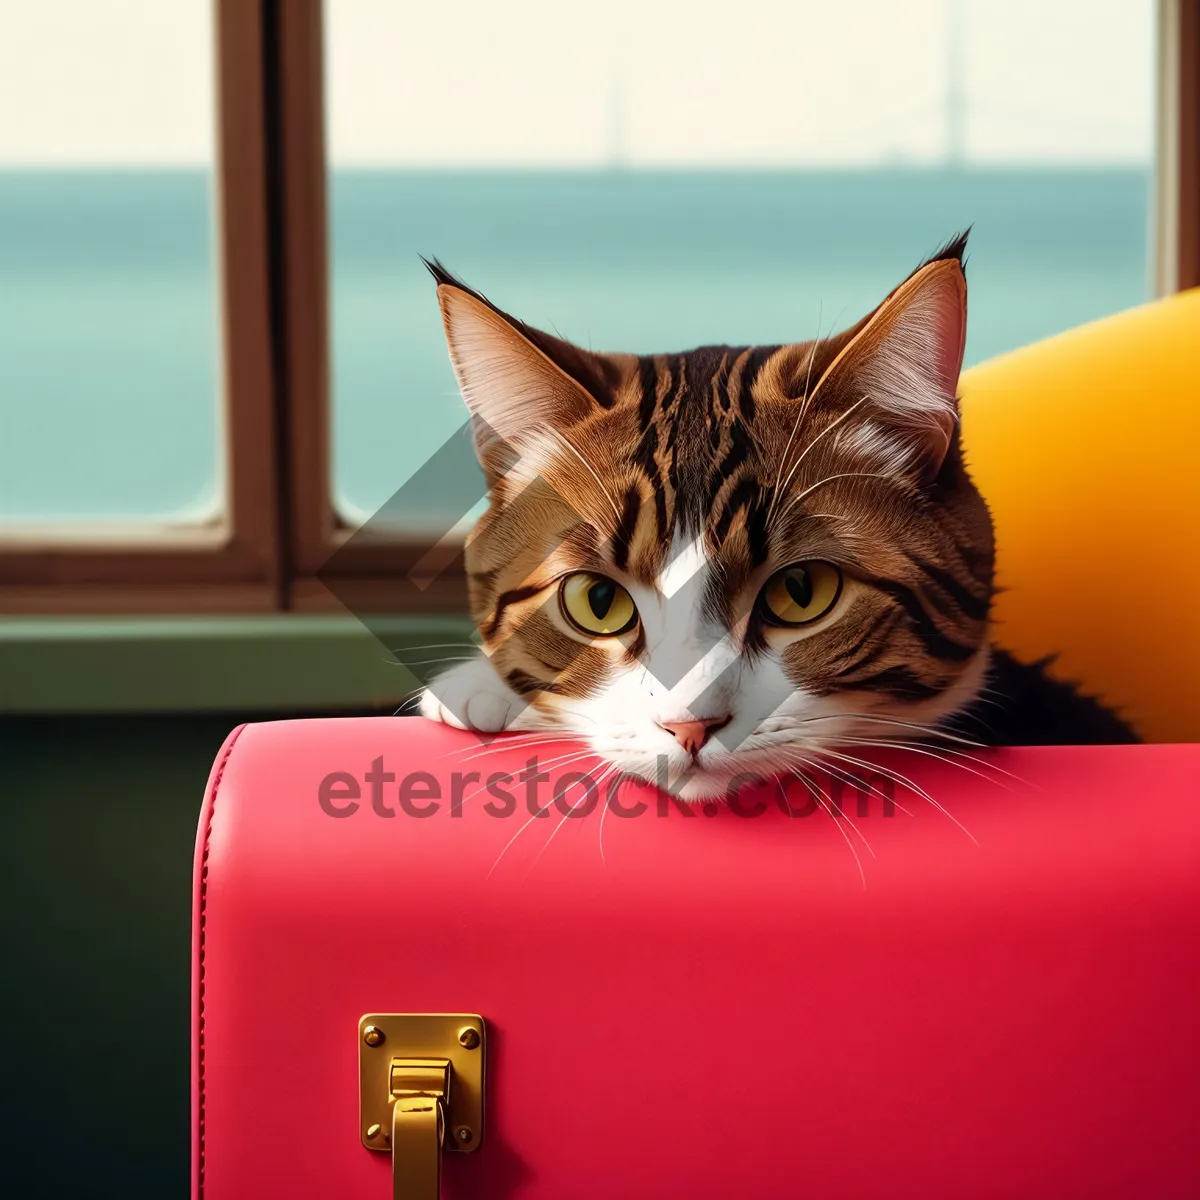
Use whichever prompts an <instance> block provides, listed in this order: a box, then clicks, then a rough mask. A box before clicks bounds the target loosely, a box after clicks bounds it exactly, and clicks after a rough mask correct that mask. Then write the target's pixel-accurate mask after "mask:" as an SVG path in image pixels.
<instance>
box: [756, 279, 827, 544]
mask: <svg viewBox="0 0 1200 1200" xmlns="http://www.w3.org/2000/svg"><path fill="white" fill-rule="evenodd" d="M824 312H825V305H824V303H823V302H822V303H821V304H819V305H818V306H817V336H816V337H815V338H813V342H812V347H811V349H810V350H809V352H808V367H807V369H806V370H805V372H804V397H803V399H802V400H801V402H800V406H799V411H798V412H797V413H796V420H795V422H794V423H793V424H792V432H791V433H790V434H789V435H788V440H787V445H786V446H784V448H783V454H782V456H781V457H780V459H779V469H778V470H777V471H776V472H775V487H774V489H773V490H772V492H771V503H770V504H768V505H767V518H766V519H767V524H768V525H769V524H770V522H771V514H772V513H773V512H774V511H775V505H776V503H777V502H778V500H779V497H780V494H781V488H780V486H779V481H780V479H781V478H782V476H783V468H784V467H785V466H786V465H787V460H788V455H789V454H791V452H792V442H793V441H795V439H796V433H797V431H798V430H799V428H800V422H801V421H803V420H804V417H805V414H806V413H807V412H808V406H809V396H808V385H809V383H811V382H812V368H813V359H815V358H816V357H817V347H818V346H819V345H820V344H821V317H822V316H823V315H824ZM790 478H791V477H790V476H789V479H790Z"/></svg>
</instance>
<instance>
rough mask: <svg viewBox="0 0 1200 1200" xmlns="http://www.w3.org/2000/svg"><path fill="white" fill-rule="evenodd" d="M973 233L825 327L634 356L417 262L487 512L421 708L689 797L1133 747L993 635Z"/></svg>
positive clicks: (1125, 734)
mask: <svg viewBox="0 0 1200 1200" xmlns="http://www.w3.org/2000/svg"><path fill="white" fill-rule="evenodd" d="M966 240H967V239H966V234H960V235H958V236H956V237H955V238H953V239H951V240H950V241H949V242H948V243H947V244H946V245H945V246H943V247H942V248H941V249H940V250H939V251H937V252H936V253H935V254H934V255H933V256H932V257H931V258H929V259H927V260H926V261H925V262H924V263H922V264H921V266H919V267H918V268H917V270H915V271H914V272H913V273H912V274H911V275H910V276H909V277H908V278H907V279H906V280H905V281H904V282H903V283H901V284H900V286H899V287H897V288H896V289H895V290H894V291H892V292H891V293H890V294H889V295H888V296H887V298H886V299H885V300H884V301H883V302H882V303H881V304H880V305H879V306H878V307H877V308H876V309H875V310H874V311H873V312H871V313H870V314H868V315H867V316H866V317H864V318H863V319H862V320H860V321H858V322H857V323H856V324H854V325H852V326H851V327H850V328H848V329H846V330H844V331H843V332H841V333H838V334H835V335H833V336H829V337H825V338H818V339H817V340H815V341H810V342H801V343H795V344H791V345H776V346H753V347H731V346H705V347H701V348H700V349H697V350H692V351H689V352H686V353H682V354H662V355H654V356H642V357H638V356H634V355H631V354H601V353H595V352H592V351H590V350H584V349H582V348H580V347H578V346H575V345H572V344H570V343H568V342H566V341H564V340H562V339H560V338H558V337H552V336H551V335H549V334H546V333H543V332H541V331H540V330H537V329H534V328H532V327H530V326H528V325H526V324H524V323H523V322H521V321H519V320H517V319H516V318H514V317H512V316H509V315H508V314H507V313H505V312H503V311H501V310H500V309H499V308H497V307H496V306H495V305H493V304H492V303H491V302H490V301H489V300H487V299H485V297H484V296H482V295H481V294H480V293H478V292H476V291H473V290H472V289H470V288H468V287H467V286H466V285H465V284H463V283H462V282H460V281H459V280H458V279H456V278H455V277H454V276H453V275H451V274H450V273H449V272H448V271H446V270H445V269H444V268H443V267H442V266H441V264H440V263H438V262H436V260H435V261H434V262H432V263H427V264H426V265H427V266H428V267H429V269H430V271H431V273H432V274H433V276H434V278H435V280H436V282H437V296H438V301H439V304H440V307H441V313H442V319H443V324H444V327H445V333H446V340H447V344H448V347H449V352H450V360H451V364H452V366H453V369H454V373H455V376H456V378H457V381H458V385H459V388H460V390H461V392H462V395H463V398H464V399H465V401H466V404H467V407H468V409H469V411H470V414H471V419H472V428H473V433H474V438H475V446H476V451H477V453H478V457H479V460H480V462H481V464H482V466H483V469H484V472H485V475H486V477H487V483H488V488H489V507H488V510H487V512H486V513H485V514H484V516H483V517H482V518H481V519H480V521H479V522H478V524H477V526H476V528H475V529H474V531H473V532H472V534H471V535H470V537H469V539H468V541H467V546H466V552H465V553H466V569H467V577H468V590H469V596H470V607H471V614H472V616H473V618H474V620H475V623H476V626H477V627H478V630H479V633H480V634H481V636H482V641H483V652H482V653H481V654H480V655H479V657H478V658H475V659H473V660H471V661H468V662H465V663H462V664H460V665H458V666H456V667H454V668H452V669H451V670H449V671H447V672H445V673H444V674H442V675H441V676H439V677H437V678H436V679H435V680H433V681H432V683H431V684H430V686H429V687H428V688H427V689H425V690H424V692H423V693H422V695H421V697H420V701H419V711H420V712H421V713H423V714H424V715H425V716H426V717H430V718H433V719H435V720H439V721H444V722H447V723H449V724H451V725H455V726H459V727H472V728H475V729H477V730H481V731H487V732H489V733H494V732H499V731H501V730H547V731H553V732H557V733H561V734H562V735H564V736H568V737H573V738H578V739H581V740H582V741H584V742H585V743H587V745H588V746H589V747H590V749H591V750H592V751H594V752H595V754H596V755H597V756H599V757H600V758H602V759H604V760H607V761H608V762H609V763H611V764H614V766H615V768H617V769H619V770H621V771H623V772H624V773H626V774H629V775H633V776H637V777H640V778H644V779H650V780H653V781H655V782H658V783H660V784H661V783H662V782H663V779H664V776H663V767H664V765H665V767H666V782H667V785H668V786H670V787H671V788H672V790H674V791H676V794H677V795H679V796H681V797H682V798H683V799H697V800H698V799H704V798H708V797H715V796H720V795H721V794H722V793H723V792H724V791H725V790H726V789H727V788H728V787H729V785H730V783H731V781H732V780H734V779H744V778H746V777H747V776H751V775H757V776H761V777H770V776H772V775H778V774H782V773H786V772H787V771H789V770H791V769H793V768H795V767H796V766H797V764H799V763H801V762H803V761H804V760H806V759H808V760H811V759H812V757H813V756H814V755H819V754H828V755H831V756H834V758H836V755H837V754H838V753H839V752H840V751H839V750H838V747H839V746H842V747H852V746H857V745H861V743H862V742H863V741H869V742H875V743H878V742H888V741H899V742H909V743H911V742H913V741H914V740H919V739H921V738H922V737H926V736H930V735H933V734H936V733H938V732H939V731H940V732H945V731H954V732H955V733H956V734H959V735H962V734H970V735H972V736H976V737H977V738H978V740H981V741H986V742H990V743H993V744H995V743H1023V744H1028V743H1034V742H1043V743H1044V742H1122V741H1131V740H1135V739H1134V738H1133V735H1132V733H1131V732H1130V731H1129V729H1128V728H1127V727H1126V726H1125V725H1124V723H1123V722H1122V721H1121V720H1120V719H1119V718H1118V717H1117V716H1115V715H1114V714H1113V713H1111V712H1109V711H1107V710H1106V709H1104V708H1102V707H1101V706H1100V705H1099V704H1098V703H1096V702H1095V701H1094V700H1092V699H1090V698H1088V697H1086V696H1082V695H1080V694H1078V693H1077V692H1076V691H1075V690H1074V689H1073V688H1071V687H1069V686H1067V685H1064V684H1061V683H1057V682H1055V681H1053V680H1051V679H1049V678H1048V677H1047V675H1046V674H1045V671H1044V669H1043V668H1044V666H1045V664H1022V663H1019V662H1017V661H1016V660H1014V659H1012V658H1011V657H1010V656H1008V655H1007V654H1004V653H1002V652H1000V651H998V650H995V649H993V648H992V647H991V645H990V644H989V614H990V609H991V602H992V594H993V569H994V548H993V536H992V522H991V518H990V515H989V513H988V508H987V505H986V504H985V502H984V499H983V497H982V496H981V495H980V493H979V491H978V490H977V489H976V487H975V485H974V484H973V483H972V481H971V477H970V473H969V471H968V469H967V464H966V462H965V461H964V458H963V451H962V446H961V441H960V437H959V425H958V401H957V398H956V392H957V386H958V377H959V372H960V370H961V366H962V358H963V348H964V343H965V338H966V320H967V285H966V272H965V265H964V253H965V250H966ZM853 739H858V740H857V741H855V740H853Z"/></svg>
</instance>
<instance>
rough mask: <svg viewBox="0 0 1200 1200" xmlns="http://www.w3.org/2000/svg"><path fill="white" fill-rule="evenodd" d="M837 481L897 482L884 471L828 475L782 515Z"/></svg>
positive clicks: (792, 503) (804, 492)
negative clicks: (884, 480) (818, 490)
mask: <svg viewBox="0 0 1200 1200" xmlns="http://www.w3.org/2000/svg"><path fill="white" fill-rule="evenodd" d="M837 479H886V480H887V481H888V482H889V483H896V482H897V480H896V477H895V476H894V475H888V474H886V473H885V472H883V471H841V472H839V473H838V474H836V475H826V476H825V478H824V479H818V480H817V482H816V483H813V484H810V485H809V486H808V487H806V488H805V489H804V491H802V492H801V493H800V495H798V496H796V497H794V498H793V499H792V502H791V503H790V504H789V505H788V506H787V508H785V509H784V510H783V513H782V514H781V515H782V516H785V517H786V516H787V515H788V513H790V512H791V511H792V509H793V508H795V507H796V505H797V504H800V503H802V502H803V501H804V500H805V498H806V497H808V496H811V495H812V493H813V492H815V491H816V490H817V488H821V487H824V486H825V485H826V484H827V483H833V482H834V481H835V480H837Z"/></svg>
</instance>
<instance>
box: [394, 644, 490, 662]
mask: <svg viewBox="0 0 1200 1200" xmlns="http://www.w3.org/2000/svg"><path fill="white" fill-rule="evenodd" d="M481 649H482V647H481V646H480V644H479V643H478V642H472V641H464V642H428V643H426V644H425V645H423V646H388V647H387V652H388V653H389V654H391V655H394V656H395V657H397V658H399V657H400V655H402V654H409V653H411V652H414V651H415V652H416V653H418V654H419V653H421V652H422V651H425V650H476V651H478V650H481Z"/></svg>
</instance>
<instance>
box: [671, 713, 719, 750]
mask: <svg viewBox="0 0 1200 1200" xmlns="http://www.w3.org/2000/svg"><path fill="white" fill-rule="evenodd" d="M659 724H660V725H661V726H662V727H663V728H664V729H665V730H666V731H667V732H668V733H669V734H670V735H671V736H672V737H673V738H674V739H675V740H676V741H677V742H678V743H679V744H680V745H681V746H682V747H683V748H684V749H685V750H686V751H687V752H688V753H689V754H698V753H699V752H700V747H701V746H703V745H704V743H705V742H707V741H708V736H709V734H710V733H714V732H715V731H716V730H718V729H723V728H724V727H725V726H726V725H728V724H729V718H728V717H705V718H704V719H703V720H700V721H660V722H659Z"/></svg>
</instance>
